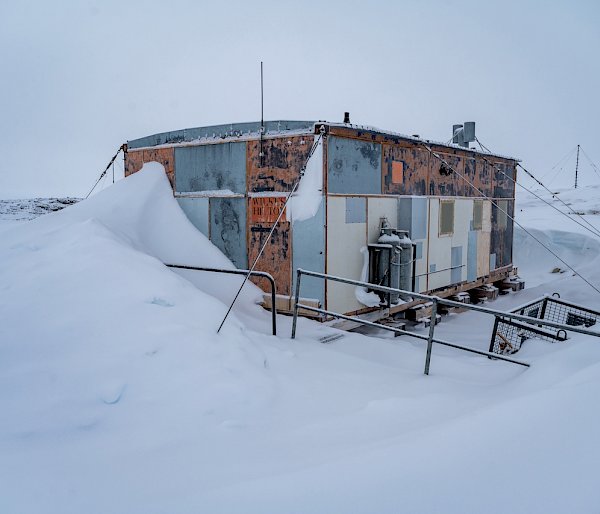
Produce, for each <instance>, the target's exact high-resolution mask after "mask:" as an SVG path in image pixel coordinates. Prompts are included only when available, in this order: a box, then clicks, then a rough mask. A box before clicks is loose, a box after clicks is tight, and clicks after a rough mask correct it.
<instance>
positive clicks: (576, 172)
mask: <svg viewBox="0 0 600 514" xmlns="http://www.w3.org/2000/svg"><path fill="white" fill-rule="evenodd" d="M578 173H579V145H577V162H576V163H575V189H577V174H578Z"/></svg>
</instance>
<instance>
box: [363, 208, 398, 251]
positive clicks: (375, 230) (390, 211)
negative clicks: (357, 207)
mask: <svg viewBox="0 0 600 514" xmlns="http://www.w3.org/2000/svg"><path fill="white" fill-rule="evenodd" d="M382 217H386V218H387V219H388V221H389V222H390V225H391V226H392V228H396V225H397V223H398V200H397V199H396V198H377V197H370V198H367V238H368V241H369V243H370V244H371V243H376V242H377V239H378V238H379V222H380V218H382Z"/></svg>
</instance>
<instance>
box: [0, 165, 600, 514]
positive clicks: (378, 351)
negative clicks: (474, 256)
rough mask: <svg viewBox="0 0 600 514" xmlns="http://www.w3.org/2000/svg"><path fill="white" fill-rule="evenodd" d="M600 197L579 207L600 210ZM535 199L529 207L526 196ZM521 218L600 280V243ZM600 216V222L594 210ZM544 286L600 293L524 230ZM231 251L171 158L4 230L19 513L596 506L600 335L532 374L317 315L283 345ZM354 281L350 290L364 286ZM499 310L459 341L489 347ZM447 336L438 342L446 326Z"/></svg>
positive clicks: (11, 508) (453, 326)
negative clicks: (212, 231) (227, 270)
mask: <svg viewBox="0 0 600 514" xmlns="http://www.w3.org/2000/svg"><path fill="white" fill-rule="evenodd" d="M596 192H597V190H595V189H587V190H583V189H582V190H577V191H576V192H575V193H573V194H571V193H568V192H565V196H567V195H569V194H571V199H572V200H573V201H574V202H577V204H578V205H579V204H581V205H583V207H581V209H582V210H585V211H586V212H591V211H596V210H600V200H597V199H596V198H597V195H596ZM521 209H522V210H521ZM517 215H518V219H519V220H520V221H521V222H522V223H523V224H524V225H525V226H526V227H531V228H532V229H533V230H534V231H535V233H536V234H538V236H539V237H540V238H544V240H545V242H546V243H547V244H549V245H550V246H551V247H552V248H553V250H554V251H556V252H557V253H558V254H560V255H561V257H562V258H564V259H565V260H567V261H568V262H569V263H570V264H572V265H573V266H575V267H576V269H577V270H578V271H579V272H580V273H581V274H582V275H584V276H586V278H588V279H589V280H590V281H591V282H592V283H594V284H598V283H600V266H599V261H598V249H599V243H598V240H597V239H596V238H595V237H594V236H592V235H591V234H589V233H586V232H585V231H580V230H579V227H578V226H577V225H575V224H573V226H571V224H570V222H569V221H568V220H565V219H563V218H562V217H560V215H558V213H555V212H553V211H551V210H549V211H548V212H546V207H541V208H539V207H537V206H536V205H535V204H534V203H533V201H532V199H531V198H530V197H529V196H528V195H526V196H523V197H522V198H519V204H518V208H517ZM586 218H588V219H589V220H591V222H592V223H595V224H596V225H597V226H600V217H598V216H597V215H596V214H586ZM516 241H517V245H516V254H515V261H516V264H517V265H518V266H519V269H520V274H521V276H522V277H523V278H524V279H525V280H526V281H528V282H529V284H531V285H533V287H531V288H529V289H527V290H525V291H522V292H520V293H516V294H511V295H508V296H506V297H502V298H500V299H499V300H497V301H496V302H494V303H493V304H490V305H493V306H494V307H497V308H501V309H508V308H510V307H513V306H515V305H517V304H522V303H524V302H525V301H527V300H529V299H532V298H535V297H538V296H540V295H541V294H543V293H546V292H548V293H552V292H554V291H557V292H560V293H561V295H562V297H563V298H567V299H571V300H573V301H576V302H581V303H585V304H587V305H588V306H590V307H592V308H597V309H600V297H599V295H598V294H597V293H596V292H595V291H594V290H593V289H591V288H590V287H589V286H587V285H586V284H585V283H583V282H582V281H581V280H579V279H578V278H577V277H573V276H572V273H570V272H566V273H552V270H553V269H554V268H555V267H557V266H559V264H557V263H556V259H555V258H554V257H552V256H551V255H548V254H546V253H545V252H544V251H542V250H540V249H539V248H538V246H537V243H536V242H534V241H532V240H531V239H530V238H528V237H526V236H525V234H524V233H523V232H521V231H517V234H516ZM167 261H170V262H177V263H181V264H192V265H194V264H195V265H199V266H220V267H226V266H231V264H230V263H229V262H228V261H227V260H226V259H225V258H224V256H223V255H222V254H220V252H219V251H218V250H217V249H216V248H215V247H214V246H212V245H211V244H210V243H209V242H208V241H207V240H206V238H204V236H203V235H202V234H200V233H198V232H197V231H195V230H194V229H193V227H192V226H191V224H190V223H189V222H188V221H187V219H186V218H185V216H184V215H183V214H182V212H181V211H180V210H179V207H178V205H177V202H176V201H175V199H174V198H173V197H172V193H171V191H170V188H169V184H168V181H167V179H166V177H165V176H164V173H163V172H162V170H161V169H160V167H159V166H158V165H151V166H147V169H145V170H144V171H142V172H140V173H137V174H135V175H133V176H131V177H129V178H128V179H126V180H124V181H121V182H118V183H117V184H115V185H114V186H112V187H110V188H108V189H107V190H106V191H103V192H102V193H99V194H97V195H95V196H94V197H92V198H90V199H89V200H86V201H83V202H81V203H78V204H76V205H72V206H70V207H68V208H67V209H64V210H62V211H60V212H56V213H52V214H48V215H46V216H43V217H40V218H37V219H35V220H34V221H30V222H27V223H18V224H17V223H12V224H7V223H4V224H3V225H2V226H1V227H0V264H1V266H0V292H1V295H0V412H1V413H2V416H1V418H0V512H2V513H4V512H6V513H36V514H39V513H61V514H64V513H102V514H106V513H144V514H148V513H198V512H207V513H208V512H210V513H216V512H223V513H237V512H240V513H251V512H256V513H277V514H280V513H374V512H376V513H392V512H393V513H398V512H407V513H408V512H410V513H416V512H423V513H433V512H444V513H446V512H456V513H467V512H473V513H481V512H485V513H494V512H497V513H506V512H510V513H516V512H524V513H531V512H544V513H566V512H578V513H580V512H589V513H592V512H597V511H598V508H599V505H600V489H599V488H598V485H597V484H598V471H597V470H598V464H599V463H600V445H599V444H598V443H597V442H596V439H597V438H596V433H597V431H598V428H599V427H600V423H599V422H600V414H598V412H597V411H596V409H595V404H596V400H597V398H598V396H599V395H600V340H596V339H595V338H589V337H585V336H576V335H574V336H573V337H571V339H569V340H568V341H567V342H565V343H555V344H550V343H546V342H542V341H534V340H530V341H528V342H527V343H525V345H524V347H523V349H522V350H521V351H520V352H519V353H518V354H517V355H516V356H517V357H518V358H520V359H522V360H525V361H528V362H530V363H531V367H530V368H522V367H520V366H516V365H512V364H508V363H503V362H500V361H491V360H488V359H486V358H483V357H478V356H474V355H472V354H466V353H462V352H459V351H456V350H452V349H450V348H438V347H436V348H435V349H434V353H433V358H432V367H431V375H430V376H428V377H426V376H424V375H423V374H422V371H423V364H424V358H425V352H424V346H423V343H421V342H418V341H415V340H409V339H407V338H405V337H400V338H391V337H389V336H388V335H385V336H384V334H382V337H367V336H365V335H361V334H355V333H352V334H350V333H348V334H345V335H344V337H342V338H341V339H338V340H336V341H334V342H332V343H330V344H322V343H319V342H318V339H319V338H320V337H322V336H324V335H327V334H331V333H333V332H334V330H333V329H330V328H327V327H324V326H322V325H319V324H317V323H314V322H311V321H309V320H305V319H302V320H300V323H299V338H298V339H296V340H291V339H289V333H290V319H289V318H287V317H283V316H280V317H279V319H278V322H279V333H280V335H279V336H278V337H273V336H271V335H269V331H270V318H269V314H268V313H267V312H266V311H264V310H263V309H261V308H260V307H258V306H257V305H256V301H257V300H258V298H259V296H260V295H259V291H258V289H256V288H255V287H254V286H252V285H249V286H247V287H246V288H245V289H244V291H245V292H244V294H243V296H242V298H241V299H240V301H239V303H238V305H237V306H236V308H235V309H234V313H233V315H232V316H231V317H230V319H229V320H228V322H227V323H226V324H225V326H224V328H223V330H222V331H221V333H220V334H219V335H217V334H216V328H217V326H218V325H219V323H220V321H221V319H222V317H223V315H224V314H225V311H226V309H227V304H228V303H229V301H230V300H231V298H232V296H233V294H234V292H235V289H236V287H237V285H238V284H239V278H238V277H230V276H215V275H208V274H201V273H193V272H187V274H176V273H174V272H173V271H171V270H170V269H168V268H166V267H164V266H163V265H162V263H161V262H167ZM353 293H354V291H353V288H352V287H351V286H349V294H353ZM491 323H492V320H491V319H489V318H487V317H485V316H483V315H479V314H475V313H465V314H460V315H450V316H448V317H446V318H444V320H443V322H442V323H441V324H440V326H439V327H438V328H437V329H436V334H437V335H439V336H440V337H443V338H446V339H451V340H454V341H457V342H460V343H463V344H468V345H472V346H476V347H478V348H482V349H487V347H488V345H489V338H490V329H491ZM438 331H439V334H438Z"/></svg>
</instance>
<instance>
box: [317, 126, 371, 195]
mask: <svg viewBox="0 0 600 514" xmlns="http://www.w3.org/2000/svg"><path fill="white" fill-rule="evenodd" d="M327 156H328V157H327V180H328V182H327V190H328V192H329V193H341V194H381V145H380V144H379V143H370V142H368V141H358V140H356V139H345V138H341V137H336V136H330V137H329V138H328V143H327Z"/></svg>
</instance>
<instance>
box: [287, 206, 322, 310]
mask: <svg viewBox="0 0 600 514" xmlns="http://www.w3.org/2000/svg"><path fill="white" fill-rule="evenodd" d="M292 247H293V248H292V250H293V257H292V261H293V265H294V266H293V268H294V269H293V273H292V281H293V285H294V286H295V284H296V270H297V269H298V268H302V269H307V270H311V271H318V272H320V273H325V201H324V199H322V200H321V205H320V206H319V210H318V211H317V214H316V215H315V216H313V217H312V218H308V219H306V220H302V221H294V223H293V226H292ZM301 295H302V296H303V297H307V298H315V299H317V300H319V301H320V302H321V305H325V281H324V280H321V279H318V278H314V277H303V278H302V291H301Z"/></svg>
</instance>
